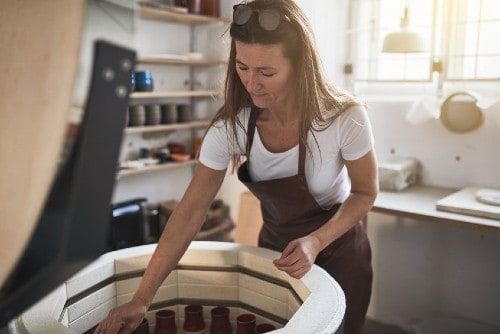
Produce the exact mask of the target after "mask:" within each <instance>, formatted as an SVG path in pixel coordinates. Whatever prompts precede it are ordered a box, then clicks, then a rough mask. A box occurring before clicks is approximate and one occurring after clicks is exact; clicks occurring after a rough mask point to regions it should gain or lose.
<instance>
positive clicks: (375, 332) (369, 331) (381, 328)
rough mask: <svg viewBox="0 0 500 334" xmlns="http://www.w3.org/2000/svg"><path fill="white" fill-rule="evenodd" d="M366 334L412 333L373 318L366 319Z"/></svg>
mask: <svg viewBox="0 0 500 334" xmlns="http://www.w3.org/2000/svg"><path fill="white" fill-rule="evenodd" d="M364 334H410V333H408V332H405V331H403V330H402V329H401V328H399V327H396V326H393V325H387V324H383V323H381V322H379V321H376V320H373V319H370V318H368V319H366V322H365V333H364Z"/></svg>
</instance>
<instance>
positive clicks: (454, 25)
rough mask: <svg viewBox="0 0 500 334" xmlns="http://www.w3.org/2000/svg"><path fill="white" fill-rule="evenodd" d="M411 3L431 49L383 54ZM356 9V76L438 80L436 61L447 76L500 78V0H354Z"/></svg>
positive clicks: (413, 19) (413, 22)
mask: <svg viewBox="0 0 500 334" xmlns="http://www.w3.org/2000/svg"><path fill="white" fill-rule="evenodd" d="M405 7H406V8H408V12H409V29H410V30H412V31H416V32H418V33H420V34H421V36H422V37H423V39H424V42H425V44H426V51H425V52H422V53H382V52H381V47H382V43H383V39H384V37H385V36H386V35H387V34H388V33H390V32H393V31H397V30H399V29H400V27H399V25H400V19H401V17H402V16H403V12H404V9H405ZM350 9H351V13H350V14H351V19H350V34H349V36H350V37H351V38H350V41H351V49H350V55H351V59H350V61H351V62H352V63H353V68H354V71H353V75H354V77H353V79H354V80H355V81H358V82H359V81H378V82H380V81H392V82H397V81H405V82H411V81H414V82H425V81H432V79H433V75H432V73H433V70H437V69H438V67H436V65H442V70H443V73H442V79H443V80H498V79H500V43H499V42H498V31H500V1H499V0H404V1H403V0H399V1H395V0H353V1H351V8H350ZM438 60H439V62H437V61H438Z"/></svg>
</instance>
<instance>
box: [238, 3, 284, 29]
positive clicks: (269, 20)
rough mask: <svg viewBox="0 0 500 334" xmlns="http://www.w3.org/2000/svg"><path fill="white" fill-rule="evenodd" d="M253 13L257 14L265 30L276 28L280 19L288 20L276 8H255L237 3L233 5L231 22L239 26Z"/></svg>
mask: <svg viewBox="0 0 500 334" xmlns="http://www.w3.org/2000/svg"><path fill="white" fill-rule="evenodd" d="M254 13H256V14H257V15H258V16H257V18H258V22H259V25H260V27H261V28H262V29H264V30H267V31H273V30H276V29H277V28H278V27H279V25H280V23H281V21H288V22H290V18H289V17H288V16H287V15H285V14H282V13H280V12H279V11H278V10H277V9H257V8H252V7H250V6H249V5H247V4H239V5H235V6H233V23H234V24H236V25H239V26H241V25H243V24H245V23H247V22H248V21H249V20H250V18H251V17H252V15H253V14H254Z"/></svg>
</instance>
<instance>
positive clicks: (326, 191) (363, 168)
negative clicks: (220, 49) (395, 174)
mask: <svg viewBox="0 0 500 334" xmlns="http://www.w3.org/2000/svg"><path fill="white" fill-rule="evenodd" d="M230 35H231V38H232V41H231V50H230V56H229V64H228V72H227V77H226V84H225V94H226V100H225V104H224V105H223V106H222V108H221V109H220V110H219V112H218V113H217V115H216V116H215V118H214V120H213V121H212V124H211V126H210V128H209V129H208V131H207V133H206V135H205V138H204V141H203V144H202V148H201V152H200V164H199V166H198V168H197V169H196V172H195V175H194V176H193V179H192V181H191V183H190V185H189V187H188V189H187V190H186V193H185V194H184V196H183V198H182V200H181V201H180V203H179V205H178V206H177V208H176V209H175V211H174V212H173V213H172V215H171V217H170V219H169V221H168V223H167V224H166V227H165V230H164V232H163V234H162V236H161V238H160V241H159V243H158V246H157V248H156V250H155V252H154V254H153V256H152V258H151V260H150V262H149V264H148V267H147V269H146V272H145V274H144V277H143V279H142V280H141V283H140V285H139V288H138V290H137V291H136V293H135V294H134V297H133V298H132V300H131V301H130V302H129V303H126V304H124V305H122V306H120V307H118V308H116V309H114V310H112V311H110V313H109V315H108V316H107V318H106V319H104V320H103V321H102V322H101V323H100V324H99V326H98V327H97V329H96V331H95V333H118V332H119V333H130V332H131V331H132V329H133V328H135V327H136V326H137V325H138V324H139V323H140V322H141V320H142V318H143V317H144V315H145V313H146V311H147V309H148V307H149V306H150V304H151V302H152V300H153V297H154V295H155V293H156V291H157V289H158V288H159V286H160V285H161V283H162V282H163V280H164V279H165V278H166V277H167V276H168V274H169V273H170V272H171V271H172V270H173V269H174V267H175V265H176V264H177V262H178V261H179V259H180V258H181V256H182V255H183V253H184V252H185V251H186V249H187V247H188V246H189V243H190V242H191V240H193V238H194V236H195V235H196V233H197V232H198V230H199V229H200V227H201V224H202V223H203V221H204V217H205V214H206V212H207V210H208V208H209V205H210V203H211V202H212V200H213V199H214V196H215V195H216V193H217V191H218V190H219V187H220V185H221V184H222V181H223V179H224V176H225V174H226V169H227V168H228V166H229V165H230V164H231V162H232V163H233V168H238V177H239V179H240V180H241V181H242V182H243V183H244V184H245V185H246V186H247V187H248V188H249V189H250V191H252V193H253V194H255V195H256V196H257V198H259V200H260V202H261V209H262V215H263V218H264V224H263V228H262V230H261V232H260V235H259V245H260V246H261V247H268V248H271V249H275V250H277V251H280V252H281V256H280V258H279V259H276V260H275V261H274V264H275V266H276V267H277V268H278V269H280V270H283V271H285V272H286V273H288V274H289V275H290V276H292V277H295V278H301V277H302V276H303V275H304V274H306V273H307V272H308V271H309V270H310V268H311V266H312V265H313V264H314V263H316V264H318V265H320V266H322V267H323V268H324V269H326V270H327V271H328V272H329V273H330V274H331V275H332V276H333V277H334V278H335V280H336V281H337V282H338V283H339V284H340V285H341V287H342V288H343V290H344V292H345V294H346V301H347V309H346V315H345V319H344V333H346V334H351V333H352V334H355V333H356V334H358V333H362V328H363V322H364V317H365V314H366V310H367V307H368V303H369V299H370V293H371V281H372V269H371V254H370V246H369V243H368V239H367V237H366V234H365V231H364V229H363V227H362V223H361V221H362V219H363V218H364V217H365V216H366V214H367V212H368V211H369V210H370V208H371V206H372V204H373V201H374V200H375V197H376V195H377V191H378V188H377V185H378V179H377V166H376V159H375V153H374V151H373V138H372V133H371V127H370V124H369V121H368V118H367V115H366V111H365V109H364V107H363V106H362V105H360V104H359V103H358V102H357V101H356V100H355V99H354V98H352V97H351V96H350V95H349V94H347V93H345V92H342V91H340V90H339V89H336V88H333V87H330V86H328V85H327V83H326V81H325V79H324V76H323V74H322V71H321V65H320V61H319V58H318V55H317V52H316V48H315V45H314V39H313V34H312V30H311V27H310V25H309V23H308V21H307V19H306V17H305V15H304V14H303V12H302V11H301V10H300V8H299V7H298V6H297V5H296V4H295V3H294V2H293V0H256V1H253V2H250V3H243V4H240V5H236V6H234V12H233V23H232V24H231V28H230ZM242 156H245V157H246V161H245V162H243V163H240V158H241V157H242Z"/></svg>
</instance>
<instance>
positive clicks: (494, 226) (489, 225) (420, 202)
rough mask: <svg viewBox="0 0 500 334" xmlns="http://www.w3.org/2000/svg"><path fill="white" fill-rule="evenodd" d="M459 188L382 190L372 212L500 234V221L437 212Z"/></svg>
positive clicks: (419, 187)
mask: <svg viewBox="0 0 500 334" xmlns="http://www.w3.org/2000/svg"><path fill="white" fill-rule="evenodd" d="M457 190H458V189H450V188H441V187H431V186H422V185H416V186H411V187H409V188H407V189H405V190H402V191H400V192H390V191H380V192H379V195H378V197H377V199H376V200H375V203H374V205H373V208H372V210H371V211H372V212H378V213H386V214H393V215H398V216H402V217H408V218H414V219H421V220H425V221H430V222H435V223H446V224H452V225H458V226H462V227H467V228H473V229H476V230H485V231H488V232H497V233H500V221H499V220H496V219H488V218H482V217H477V216H472V215H465V214H459V213H452V212H447V211H441V210H437V209H436V202H437V201H438V200H440V199H441V198H443V197H445V196H448V195H450V194H452V193H454V192H456V191H457Z"/></svg>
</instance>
